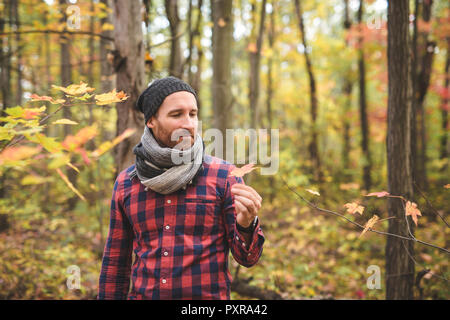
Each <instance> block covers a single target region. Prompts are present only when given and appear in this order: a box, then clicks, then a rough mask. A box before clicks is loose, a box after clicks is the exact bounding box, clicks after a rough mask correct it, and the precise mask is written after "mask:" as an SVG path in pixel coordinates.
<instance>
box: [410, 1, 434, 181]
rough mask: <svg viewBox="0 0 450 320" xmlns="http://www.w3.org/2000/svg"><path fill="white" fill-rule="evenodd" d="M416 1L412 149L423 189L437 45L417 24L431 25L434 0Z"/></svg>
mask: <svg viewBox="0 0 450 320" xmlns="http://www.w3.org/2000/svg"><path fill="white" fill-rule="evenodd" d="M421 3H422V2H420V1H416V3H415V5H416V8H415V19H414V33H413V48H412V49H413V57H412V77H413V80H412V85H413V95H412V111H413V115H414V116H413V121H414V123H413V125H412V134H413V136H412V139H411V143H412V146H411V148H412V150H413V181H415V182H416V183H417V184H418V185H419V187H420V188H421V189H422V190H427V189H428V182H427V180H428V179H427V172H426V162H427V156H426V148H427V146H426V125H425V120H426V117H425V110H424V101H425V96H426V93H427V91H428V87H429V84H430V77H431V66H432V63H433V56H434V47H435V46H436V44H435V43H434V42H432V41H429V40H428V34H429V31H428V30H427V29H426V28H421V29H420V30H419V29H418V26H417V21H418V20H419V17H420V16H421V17H422V21H423V23H424V24H426V23H430V19H431V7H432V4H433V1H432V0H429V1H423V3H422V4H421Z"/></svg>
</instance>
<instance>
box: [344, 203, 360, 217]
mask: <svg viewBox="0 0 450 320" xmlns="http://www.w3.org/2000/svg"><path fill="white" fill-rule="evenodd" d="M344 207H346V208H347V212H348V213H350V214H354V213H355V212H358V213H359V214H360V215H362V214H363V212H364V207H363V206H360V205H359V204H357V203H356V202H352V203H346V204H344Z"/></svg>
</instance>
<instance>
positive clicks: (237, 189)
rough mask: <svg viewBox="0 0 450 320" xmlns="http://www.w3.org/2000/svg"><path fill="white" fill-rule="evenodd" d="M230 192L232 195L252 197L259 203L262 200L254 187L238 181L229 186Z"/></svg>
mask: <svg viewBox="0 0 450 320" xmlns="http://www.w3.org/2000/svg"><path fill="white" fill-rule="evenodd" d="M231 193H232V194H233V195H240V196H244V197H247V198H249V199H253V200H254V201H259V202H260V203H261V202H262V198H261V196H260V195H259V194H258V192H256V190H255V189H253V188H252V187H250V186H246V185H243V184H240V183H238V184H234V185H233V187H232V188H231Z"/></svg>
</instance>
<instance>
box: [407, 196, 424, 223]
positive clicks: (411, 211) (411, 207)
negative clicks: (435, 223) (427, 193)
mask: <svg viewBox="0 0 450 320" xmlns="http://www.w3.org/2000/svg"><path fill="white" fill-rule="evenodd" d="M405 214H406V216H411V218H412V219H413V221H414V223H415V224H416V226H417V220H418V219H417V216H422V214H421V213H420V210H419V209H417V204H416V203H415V202H411V201H408V202H406V207H405Z"/></svg>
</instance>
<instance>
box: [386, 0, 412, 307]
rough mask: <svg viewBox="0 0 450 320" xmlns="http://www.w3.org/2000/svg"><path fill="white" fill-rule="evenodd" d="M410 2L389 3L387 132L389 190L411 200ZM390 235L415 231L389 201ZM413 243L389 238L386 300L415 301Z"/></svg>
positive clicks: (398, 202)
mask: <svg viewBox="0 0 450 320" xmlns="http://www.w3.org/2000/svg"><path fill="white" fill-rule="evenodd" d="M408 24H409V1H408V0H396V1H389V6H388V85H389V89H388V95H389V96H388V132H387V165H388V190H389V193H390V194H392V195H397V196H403V197H405V198H406V199H411V198H412V196H413V188H412V172H411V171H412V168H411V162H410V160H411V157H410V156H411V155H410V153H411V144H410V134H411V130H410V129H411V128H410V126H411V95H410V92H411V91H410V89H411V87H410V86H411V78H410V74H409V72H410V71H409V43H408ZM388 212H389V216H394V217H396V219H390V220H389V228H388V232H389V233H395V234H398V235H402V236H409V233H408V228H411V232H414V230H413V225H412V220H411V219H410V218H408V219H409V227H408V224H407V221H406V219H405V209H404V207H403V203H402V200H400V199H398V198H389V200H388ZM409 255H411V256H413V255H414V243H413V242H412V241H405V240H402V239H399V238H395V237H391V236H388V237H387V242H386V299H389V300H390V299H413V286H414V262H413V260H412V259H411V258H410V257H409Z"/></svg>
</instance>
